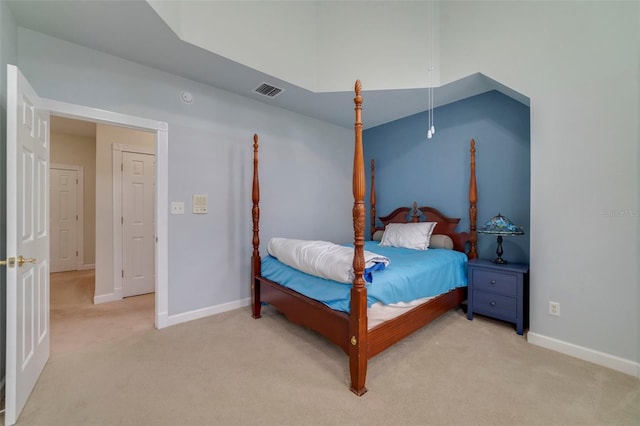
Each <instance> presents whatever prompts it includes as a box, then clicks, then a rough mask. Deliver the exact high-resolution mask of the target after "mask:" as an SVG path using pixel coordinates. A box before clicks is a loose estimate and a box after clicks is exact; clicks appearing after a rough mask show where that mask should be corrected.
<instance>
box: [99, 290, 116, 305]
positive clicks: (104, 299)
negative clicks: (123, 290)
mask: <svg viewBox="0 0 640 426" xmlns="http://www.w3.org/2000/svg"><path fill="white" fill-rule="evenodd" d="M116 300H122V298H120V299H116V296H115V294H113V293H109V294H101V295H99V296H94V297H93V303H94V304H96V305H99V304H100V303H108V302H114V301H116Z"/></svg>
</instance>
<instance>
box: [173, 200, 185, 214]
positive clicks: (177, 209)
mask: <svg viewBox="0 0 640 426" xmlns="http://www.w3.org/2000/svg"><path fill="white" fill-rule="evenodd" d="M171 214H184V203H183V202H182V201H172V202H171Z"/></svg>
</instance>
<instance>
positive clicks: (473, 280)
mask: <svg viewBox="0 0 640 426" xmlns="http://www.w3.org/2000/svg"><path fill="white" fill-rule="evenodd" d="M467 284H468V286H469V288H468V292H467V318H468V319H470V320H471V319H473V314H474V313H476V314H481V315H486V316H488V317H492V318H496V319H499V320H503V321H507V322H512V323H515V325H516V332H517V333H518V334H520V335H521V334H522V333H523V330H524V327H525V326H526V325H528V322H529V265H526V264H522V263H506V264H496V263H493V262H492V261H490V260H484V259H473V260H470V261H469V267H468V283H467Z"/></svg>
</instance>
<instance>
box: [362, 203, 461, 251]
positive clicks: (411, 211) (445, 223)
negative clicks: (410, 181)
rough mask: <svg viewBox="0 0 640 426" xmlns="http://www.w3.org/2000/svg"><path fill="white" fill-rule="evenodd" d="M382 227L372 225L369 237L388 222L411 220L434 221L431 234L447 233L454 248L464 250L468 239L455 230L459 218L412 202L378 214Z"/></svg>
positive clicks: (382, 229) (407, 221) (406, 221)
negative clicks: (434, 224) (410, 204)
mask: <svg viewBox="0 0 640 426" xmlns="http://www.w3.org/2000/svg"><path fill="white" fill-rule="evenodd" d="M378 219H380V222H382V225H383V226H382V227H379V226H373V227H372V232H371V237H372V238H373V234H374V233H375V232H376V231H384V228H385V227H386V226H387V225H388V224H389V223H411V222H436V227H435V228H434V230H433V234H444V235H448V236H449V238H451V240H452V241H453V248H454V250H457V251H461V252H463V253H464V252H465V245H466V242H467V241H468V240H469V233H467V232H456V227H457V226H458V224H459V223H460V218H455V217H449V216H447V215H445V214H444V213H442V212H441V211H440V210H438V209H436V208H435V207H418V204H417V203H415V202H414V203H413V207H412V208H411V207H398V208H397V209H395V210H394V211H392V212H391V214H389V215H387V216H380V217H379V218H378Z"/></svg>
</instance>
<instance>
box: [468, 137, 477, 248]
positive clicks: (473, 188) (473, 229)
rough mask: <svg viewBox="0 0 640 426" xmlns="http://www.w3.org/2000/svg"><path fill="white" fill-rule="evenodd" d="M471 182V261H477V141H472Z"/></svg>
mask: <svg viewBox="0 0 640 426" xmlns="http://www.w3.org/2000/svg"><path fill="white" fill-rule="evenodd" d="M470 145H471V148H470V150H469V151H470V154H471V180H470V181H469V255H468V257H469V259H476V258H477V257H478V251H477V248H476V243H477V242H478V234H477V232H476V220H477V217H478V210H477V209H476V204H477V202H478V188H477V185H476V141H475V140H473V139H471V142H470Z"/></svg>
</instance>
